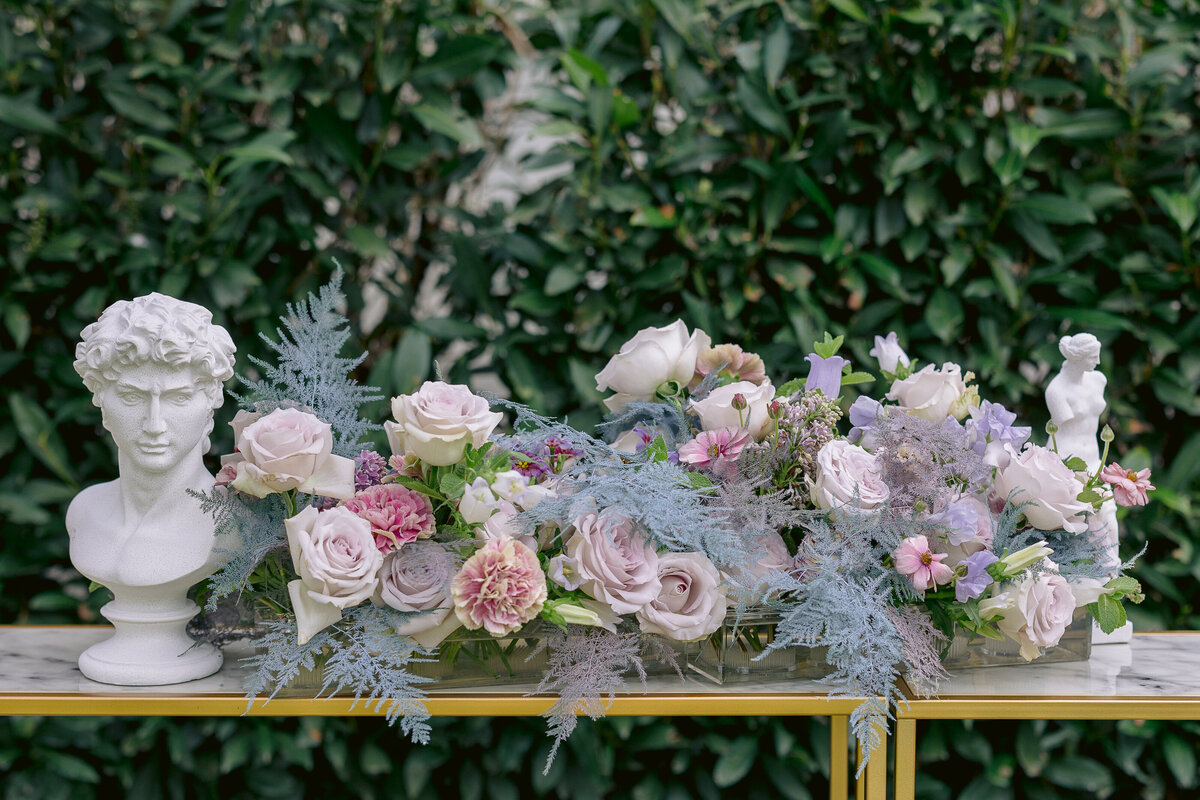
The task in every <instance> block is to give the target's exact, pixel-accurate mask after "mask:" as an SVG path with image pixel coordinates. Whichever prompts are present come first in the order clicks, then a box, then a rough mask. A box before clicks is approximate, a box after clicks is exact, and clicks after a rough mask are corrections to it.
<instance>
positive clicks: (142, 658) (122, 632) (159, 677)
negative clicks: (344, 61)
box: [79, 600, 222, 686]
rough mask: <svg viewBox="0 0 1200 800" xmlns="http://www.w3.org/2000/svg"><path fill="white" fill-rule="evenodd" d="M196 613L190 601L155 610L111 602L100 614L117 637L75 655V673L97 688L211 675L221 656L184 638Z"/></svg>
mask: <svg viewBox="0 0 1200 800" xmlns="http://www.w3.org/2000/svg"><path fill="white" fill-rule="evenodd" d="M199 611H200V607H199V606H197V605H196V604H195V603H193V602H192V601H190V600H185V601H183V603H182V604H178V605H175V606H173V607H171V608H153V607H145V606H141V605H140V604H138V605H133V604H129V603H121V602H120V601H117V600H114V601H112V602H111V603H108V604H107V605H105V606H104V607H103V608H101V609H100V613H102V614H103V615H104V616H105V617H107V618H108V620H109V621H111V622H112V624H113V626H114V627H116V633H115V634H114V635H113V636H112V637H111V638H109V639H105V640H104V641H103V642H99V643H98V644H94V645H92V646H91V647H89V648H88V649H87V650H85V651H83V654H82V655H80V656H79V671H80V672H82V673H83V674H84V676H85V677H87V678H89V679H91V680H93V681H98V682H100V683H111V684H115V685H118V686H161V685H164V684H169V683H184V682H185V681H194V680H196V679H197V678H204V677H207V676H208V675H212V674H213V673H214V672H216V671H217V670H219V669H220V668H221V661H222V658H221V651H220V650H218V649H217V648H215V647H213V646H212V645H211V644H208V643H207V642H197V641H194V640H193V639H192V638H191V637H190V636H188V635H187V623H188V620H190V619H191V618H192V617H194V616H196V614H197V613H198V612H199Z"/></svg>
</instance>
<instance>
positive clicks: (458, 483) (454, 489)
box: [438, 472, 467, 500]
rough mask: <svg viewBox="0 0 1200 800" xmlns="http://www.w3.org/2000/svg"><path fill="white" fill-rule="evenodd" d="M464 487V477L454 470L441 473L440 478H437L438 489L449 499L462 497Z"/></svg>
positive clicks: (465, 485)
mask: <svg viewBox="0 0 1200 800" xmlns="http://www.w3.org/2000/svg"><path fill="white" fill-rule="evenodd" d="M466 488H467V481H466V479H464V478H463V476H461V475H459V474H458V473H456V472H445V473H442V477H441V479H440V480H438V491H440V492H441V493H442V494H443V495H444V496H445V497H447V498H449V499H451V500H455V499H457V498H459V497H462V495H463V492H464V491H465V490H466Z"/></svg>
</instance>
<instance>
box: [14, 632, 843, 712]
mask: <svg viewBox="0 0 1200 800" xmlns="http://www.w3.org/2000/svg"><path fill="white" fill-rule="evenodd" d="M111 633H112V629H111V628H108V627H97V626H61V627H59V626H55V627H38V626H28V627H25V626H0V698H3V697H4V696H5V695H8V696H21V695H40V694H54V695H63V694H80V695H89V696H93V697H121V696H137V695H143V696H161V695H165V694H170V695H188V696H203V695H229V694H234V695H242V694H244V691H245V690H244V688H243V681H244V677H245V674H246V671H247V669H248V668H247V667H246V665H245V664H244V663H242V661H241V659H242V658H244V657H246V656H248V655H249V654H250V652H251V650H252V648H251V647H250V646H249V645H247V644H245V643H241V644H235V645H230V646H228V647H226V648H224V653H225V663H224V665H223V666H222V667H221V670H220V671H219V672H217V673H216V674H215V675H211V676H209V677H207V678H201V679H200V680H196V681H189V682H187V683H179V684H173V685H170V686H110V685H108V684H104V683H96V682H95V681H91V680H88V679H87V678H85V677H83V675H82V674H81V673H80V672H79V667H78V665H77V663H76V662H77V660H78V659H79V654H80V653H82V652H83V651H84V650H85V649H86V648H88V647H90V646H91V645H92V644H95V643H96V642H98V641H100V640H101V639H103V638H105V637H107V636H109V635H111ZM628 683H629V690H630V692H629V693H630V694H631V695H641V694H642V693H643V692H642V686H641V683H640V681H638V680H637V678H636V677H633V678H630V679H628ZM534 688H535V684H528V685H524V684H515V685H514V684H509V685H507V686H503V687H471V688H469V689H436V688H434V687H432V686H431V687H428V692H429V694H430V695H431V696H433V695H438V694H471V695H479V694H486V695H504V696H518V697H519V696H522V695H525V694H528V693H529V692H532V691H533V689H534ZM646 690H647V691H648V692H649V693H652V694H665V695H671V694H777V693H786V694H814V695H824V694H825V693H826V691H827V690H826V688H825V686H824V685H823V684H820V683H818V682H816V681H811V680H792V681H786V682H775V683H753V684H748V683H730V684H726V685H724V686H717V685H715V684H713V683H711V682H709V681H703V680H697V679H694V678H686V679H684V680H680V679H679V678H678V677H651V678H649V679H647V682H646ZM313 694H314V692H313V690H312V689H285V690H282V691H280V692H279V694H277V695H276V697H281V698H283V697H287V698H293V697H312V696H313Z"/></svg>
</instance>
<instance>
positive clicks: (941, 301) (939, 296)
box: [925, 286, 964, 343]
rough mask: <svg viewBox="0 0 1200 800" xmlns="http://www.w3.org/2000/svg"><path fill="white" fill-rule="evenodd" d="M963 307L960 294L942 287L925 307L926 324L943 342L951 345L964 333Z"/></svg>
mask: <svg viewBox="0 0 1200 800" xmlns="http://www.w3.org/2000/svg"><path fill="white" fill-rule="evenodd" d="M963 318H964V312H963V306H962V302H961V301H960V300H959V299H958V294H957V293H955V292H949V291H947V290H945V289H943V288H942V287H940V286H939V287H938V288H937V289H934V291H933V294H932V295H931V296H930V298H929V302H928V303H927V304H926V306H925V322H926V323H927V324H928V325H929V327H930V329H931V330H932V331H933V332H934V333H935V334H937V337H938V338H939V339H941V340H942V341H943V342H946V343H949V342H951V341H953V340H954V339H956V338H958V336H959V335H960V334H961V333H962V328H963Z"/></svg>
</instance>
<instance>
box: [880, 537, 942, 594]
mask: <svg viewBox="0 0 1200 800" xmlns="http://www.w3.org/2000/svg"><path fill="white" fill-rule="evenodd" d="M945 558H946V554H945V553H935V552H933V551H932V550H930V549H929V540H928V539H926V538H925V537H924V536H910V537H908V538H907V539H905V540H904V541H902V542H901V543H900V546H899V547H897V548H896V549H895V550H894V551H893V552H892V561H893V563H894V564H895V565H896V571H897V572H899V573H900V574H901V575H903V576H904V577H906V578H908V579H909V580H910V581H912V585H913V588H914V589H916V590H917V591H918V592H927V591H929V590H930V589H932V588H933V587H934V586H938V585H941V584H946V583H949V582H950V581H951V579H952V578H953V577H954V568H953V567H949V566H947V565H945V564H943V563H942V561H944V560H945Z"/></svg>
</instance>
